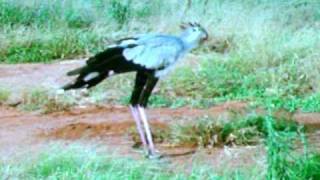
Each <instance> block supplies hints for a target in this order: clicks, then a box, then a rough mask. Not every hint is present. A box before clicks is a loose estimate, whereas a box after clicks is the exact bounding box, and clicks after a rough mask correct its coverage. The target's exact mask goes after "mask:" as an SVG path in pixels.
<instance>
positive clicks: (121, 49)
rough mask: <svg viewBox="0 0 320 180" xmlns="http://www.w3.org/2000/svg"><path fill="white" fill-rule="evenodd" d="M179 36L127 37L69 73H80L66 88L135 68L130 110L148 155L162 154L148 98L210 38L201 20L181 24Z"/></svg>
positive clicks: (149, 35) (87, 86)
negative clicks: (150, 120) (152, 126)
mask: <svg viewBox="0 0 320 180" xmlns="http://www.w3.org/2000/svg"><path fill="white" fill-rule="evenodd" d="M181 28H182V29H183V31H182V33H181V34H180V35H179V36H172V35H163V34H144V35H138V36H135V37H129V38H124V39H121V40H119V41H117V42H116V44H114V45H111V46H108V47H107V49H106V50H104V51H102V52H100V53H98V54H96V55H95V56H93V57H91V58H89V59H88V60H87V61H86V65H85V66H83V67H80V68H77V69H75V70H72V71H70V72H68V73H67V75H69V76H73V75H77V78H76V80H75V81H74V82H72V83H70V84H67V85H65V86H64V87H63V89H64V90H69V89H77V88H91V87H93V86H95V85H97V84H98V83H100V82H101V81H102V80H104V79H105V78H107V77H109V76H111V75H113V74H120V73H127V72H132V71H134V72H136V79H135V85H134V89H133V92H132V95H131V99H130V110H131V113H132V116H133V118H134V120H135V122H136V126H137V130H138V132H139V136H140V138H141V142H142V144H143V146H144V149H145V150H146V152H147V154H148V157H150V158H152V157H159V156H158V154H157V152H156V150H155V146H154V143H153V140H152V134H151V130H150V127H149V123H148V120H147V117H146V114H145V108H146V107H147V103H148V99H149V97H150V95H151V92H152V90H153V88H154V87H155V85H156V83H157V82H158V80H159V78H161V77H163V76H164V75H166V74H167V73H168V72H169V71H170V70H172V68H173V67H174V66H175V64H177V62H178V61H179V60H181V59H182V57H183V56H184V55H185V54H187V53H188V52H190V51H191V50H192V49H194V48H196V47H198V46H199V45H200V44H201V43H202V42H204V41H205V40H207V39H208V33H207V31H206V30H205V29H204V28H203V27H202V26H201V25H200V24H198V23H188V24H183V25H181Z"/></svg>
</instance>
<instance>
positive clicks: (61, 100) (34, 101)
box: [19, 89, 75, 114]
mask: <svg viewBox="0 0 320 180" xmlns="http://www.w3.org/2000/svg"><path fill="white" fill-rule="evenodd" d="M74 102H75V100H74V99H73V98H72V97H71V98H70V96H67V95H54V94H50V92H48V91H46V90H41V89H35V90H32V91H30V92H26V93H24V95H23V97H22V103H21V104H20V105H19V108H21V109H22V110H25V111H40V112H41V113H44V114H46V113H52V112H58V111H66V110H68V109H70V108H71V107H72V105H74Z"/></svg>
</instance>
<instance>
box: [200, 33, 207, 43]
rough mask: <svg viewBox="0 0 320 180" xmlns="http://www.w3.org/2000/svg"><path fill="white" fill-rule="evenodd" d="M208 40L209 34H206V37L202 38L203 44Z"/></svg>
mask: <svg viewBox="0 0 320 180" xmlns="http://www.w3.org/2000/svg"><path fill="white" fill-rule="evenodd" d="M208 39H209V34H208V33H207V32H205V36H204V38H202V40H201V42H202V43H203V42H205V41H207V40H208Z"/></svg>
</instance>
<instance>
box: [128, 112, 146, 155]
mask: <svg viewBox="0 0 320 180" xmlns="http://www.w3.org/2000/svg"><path fill="white" fill-rule="evenodd" d="M130 110H131V113H132V116H133V119H134V121H135V122H136V126H137V130H138V133H139V135H140V139H141V142H142V144H143V147H144V149H145V150H147V149H148V144H147V141H146V136H145V133H144V130H143V128H142V124H141V120H140V117H139V112H138V109H137V107H133V106H130Z"/></svg>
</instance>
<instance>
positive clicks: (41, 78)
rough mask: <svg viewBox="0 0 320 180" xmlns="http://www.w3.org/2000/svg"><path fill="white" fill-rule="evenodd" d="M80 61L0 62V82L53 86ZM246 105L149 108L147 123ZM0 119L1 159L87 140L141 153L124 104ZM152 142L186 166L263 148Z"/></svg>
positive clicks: (252, 159)
mask: <svg viewBox="0 0 320 180" xmlns="http://www.w3.org/2000/svg"><path fill="white" fill-rule="evenodd" d="M82 63H83V61H67V62H62V63H53V64H29V65H0V86H1V87H6V88H9V89H11V90H12V91H13V92H16V93H19V92H20V91H22V90H24V89H26V88H34V87H37V86H45V87H52V88H57V87H59V86H61V85H62V84H64V83H65V82H66V81H69V79H68V78H66V77H65V76H64V74H65V72H66V71H68V70H70V69H72V68H74V67H78V66H79V65H81V64H82ZM246 106H247V104H246V103H243V102H227V103H224V104H220V105H216V106H214V107H212V108H210V109H192V108H189V107H184V108H178V109H168V108H154V109H149V110H148V111H147V113H148V116H149V119H150V121H151V124H152V127H153V128H158V129H161V128H166V127H167V126H168V125H169V124H170V123H172V122H174V121H175V120H177V119H190V117H199V116H203V115H210V116H213V117H227V116H228V115H229V114H230V112H232V111H238V112H241V111H244V110H245V109H246ZM280 114H281V115H285V116H292V117H293V118H294V119H295V120H296V121H298V122H301V123H304V124H307V125H309V126H312V127H315V128H317V127H319V125H320V114H319V113H297V114H288V113H280ZM191 119H192V118H191ZM193 119H194V118H193ZM0 124H1V126H0V156H1V159H10V158H11V157H16V156H18V155H19V154H22V153H24V152H26V151H28V152H33V153H36V152H39V150H40V149H42V148H44V147H46V146H48V145H50V144H51V143H52V142H62V143H63V144H66V145H68V144H70V143H73V142H80V143H89V144H93V145H98V146H102V147H104V148H105V149H107V150H106V151H105V153H113V152H116V153H117V154H120V155H124V156H129V157H134V158H141V157H142V156H141V155H142V154H141V152H140V151H139V150H137V149H135V148H133V147H132V146H133V144H134V141H133V140H132V136H130V133H129V132H130V131H132V130H134V122H133V120H132V117H131V114H130V113H129V110H128V108H127V107H124V106H111V105H106V106H104V107H95V106H89V107H86V108H79V107H78V108H74V109H72V110H69V111H66V112H57V113H51V114H46V115H44V114H39V113H33V112H21V111H19V110H17V109H15V108H12V107H8V106H0ZM318 137H319V133H317V131H315V133H314V135H313V136H312V138H313V140H314V142H317V139H318ZM157 147H158V149H159V150H160V151H161V152H162V153H163V154H164V155H165V158H167V159H169V160H170V161H171V162H172V163H173V164H176V163H179V164H180V165H181V164H184V165H186V166H188V165H190V166H191V164H192V162H194V161H198V160H199V161H201V162H203V163H209V164H210V165H212V166H213V167H217V168H218V167H220V168H221V167H223V168H228V167H243V166H246V165H248V166H250V165H257V164H263V162H264V161H265V159H264V155H263V154H264V149H263V147H261V146H259V145H258V146H239V147H218V148H213V149H199V148H193V147H171V146H169V145H168V144H165V143H161V142H160V143H157Z"/></svg>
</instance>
